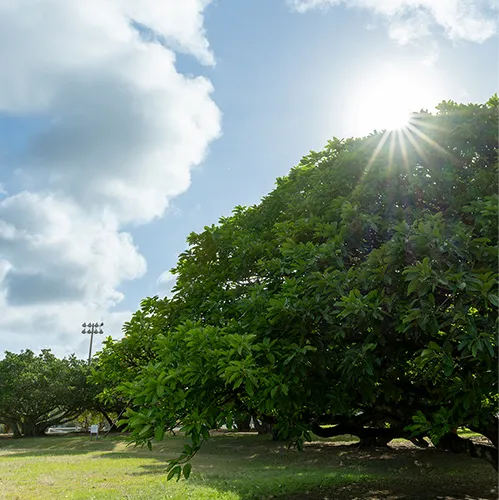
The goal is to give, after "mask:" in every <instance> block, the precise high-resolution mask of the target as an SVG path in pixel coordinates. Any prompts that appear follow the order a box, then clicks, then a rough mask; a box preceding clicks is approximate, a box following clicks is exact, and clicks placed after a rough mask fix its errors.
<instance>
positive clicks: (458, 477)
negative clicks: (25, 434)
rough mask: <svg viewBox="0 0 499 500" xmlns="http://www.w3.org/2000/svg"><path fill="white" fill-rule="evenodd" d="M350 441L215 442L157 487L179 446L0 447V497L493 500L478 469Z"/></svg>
mask: <svg viewBox="0 0 499 500" xmlns="http://www.w3.org/2000/svg"><path fill="white" fill-rule="evenodd" d="M354 441H355V439H351V438H348V437H340V438H333V439H330V440H317V441H316V442H313V443H309V444H307V445H306V446H305V450H304V452H298V451H295V450H288V449H287V448H286V446H284V445H283V444H282V443H276V442H273V441H272V440H270V438H269V437H268V436H256V435H238V434H225V435H223V434H222V435H218V436H216V437H214V438H213V439H212V440H211V441H210V442H209V443H208V444H207V445H206V446H205V447H204V448H203V449H202V451H201V452H200V453H199V454H198V456H196V457H195V459H194V460H193V472H192V476H191V479H190V480H189V481H184V480H182V481H180V482H179V483H172V482H169V483H166V482H165V460H166V459H168V458H173V457H174V456H175V454H176V453H178V452H179V451H180V449H181V448H182V445H183V444H184V440H183V438H182V437H180V436H177V437H172V438H168V439H166V440H165V441H164V442H162V443H161V444H159V445H157V446H155V447H154V449H153V451H152V452H149V451H148V450H146V449H137V448H127V446H126V444H127V443H126V442H125V440H124V438H123V437H122V436H108V437H106V438H105V439H99V440H97V441H96V440H95V439H92V440H91V439H90V438H88V437H57V436H53V437H46V438H36V439H21V440H13V439H10V438H9V439H5V438H4V439H0V498H2V499H3V498H5V499H9V500H15V499H19V500H31V499H36V500H38V499H40V500H43V499H51V500H55V499H58V498H74V499H121V498H123V499H125V498H126V499H133V500H136V499H147V500H155V499H167V498H168V499H172V500H174V499H178V500H180V499H182V500H184V499H188V498H192V499H200V500H243V499H244V500H246V499H270V498H274V499H278V498H280V499H283V498H288V499H291V500H301V499H310V500H333V499H338V500H354V499H359V500H360V499H372V500H375V499H380V500H381V499H383V500H416V499H422V500H426V499H428V500H429V499H440V500H479V499H487V500H495V499H497V498H498V495H497V488H496V484H497V477H496V473H495V471H494V470H493V468H492V467H491V466H490V465H489V464H488V463H486V462H484V461H481V460H478V459H471V458H469V457H466V456H464V455H463V456H461V455H453V454H450V453H446V452H443V451H440V450H436V449H434V448H433V449H428V450H420V449H418V448H415V447H414V446H413V445H412V444H410V443H409V442H407V441H403V440H398V441H395V442H392V443H391V445H392V449H390V450H387V449H371V450H360V449H358V448H357V447H356V444H355V442H354Z"/></svg>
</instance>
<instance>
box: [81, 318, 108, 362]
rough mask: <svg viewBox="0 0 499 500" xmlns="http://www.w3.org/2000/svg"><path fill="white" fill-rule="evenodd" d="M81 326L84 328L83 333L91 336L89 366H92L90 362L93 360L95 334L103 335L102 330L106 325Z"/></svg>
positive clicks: (89, 324) (84, 324) (87, 324)
mask: <svg viewBox="0 0 499 500" xmlns="http://www.w3.org/2000/svg"><path fill="white" fill-rule="evenodd" d="M81 326H82V327H83V330H82V331H81V333H83V334H86V333H88V334H89V335H90V348H89V350H88V364H90V361H91V360H92V343H93V341H94V333H98V334H100V335H102V334H103V333H104V331H103V330H102V327H103V326H104V323H83V324H82V325H81Z"/></svg>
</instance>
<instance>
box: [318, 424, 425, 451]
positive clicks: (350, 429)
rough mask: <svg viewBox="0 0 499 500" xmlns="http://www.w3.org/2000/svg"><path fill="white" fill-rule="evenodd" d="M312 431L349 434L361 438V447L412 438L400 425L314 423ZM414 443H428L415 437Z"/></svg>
mask: <svg viewBox="0 0 499 500" xmlns="http://www.w3.org/2000/svg"><path fill="white" fill-rule="evenodd" d="M312 432H313V433H314V434H317V436H319V437H334V436H342V435H344V434H349V435H351V436H357V437H358V438H359V439H360V446H361V447H372V446H387V445H388V443H389V442H390V441H391V440H392V439H396V438H404V439H411V438H412V437H411V434H410V433H409V432H406V431H404V430H403V429H402V428H400V427H398V428H397V427H395V428H390V429H382V428H377V427H363V426H360V425H353V424H338V425H336V426H334V427H321V426H320V425H319V424H317V423H314V424H312ZM413 442H414V444H415V445H416V446H420V447H426V446H427V443H426V441H424V440H423V439H422V438H421V439H414V440H413Z"/></svg>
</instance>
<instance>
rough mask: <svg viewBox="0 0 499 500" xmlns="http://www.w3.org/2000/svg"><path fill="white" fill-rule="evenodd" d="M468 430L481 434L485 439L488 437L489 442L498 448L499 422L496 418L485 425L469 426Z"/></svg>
mask: <svg viewBox="0 0 499 500" xmlns="http://www.w3.org/2000/svg"><path fill="white" fill-rule="evenodd" d="M470 430H471V431H473V432H478V433H479V434H482V435H483V436H485V437H486V438H487V439H490V442H491V443H492V444H493V445H494V446H495V447H496V448H499V422H498V420H497V419H496V420H495V422H494V423H492V424H490V425H487V426H485V427H470Z"/></svg>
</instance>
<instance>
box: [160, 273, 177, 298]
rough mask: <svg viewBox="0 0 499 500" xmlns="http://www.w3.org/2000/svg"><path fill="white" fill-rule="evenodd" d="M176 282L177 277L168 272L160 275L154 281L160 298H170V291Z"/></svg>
mask: <svg viewBox="0 0 499 500" xmlns="http://www.w3.org/2000/svg"><path fill="white" fill-rule="evenodd" d="M176 282H177V275H176V274H172V273H171V272H170V271H165V272H163V273H161V274H160V275H159V277H158V279H157V280H156V287H157V293H158V295H160V296H167V297H170V296H171V295H172V289H173V287H174V286H175V283H176Z"/></svg>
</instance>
